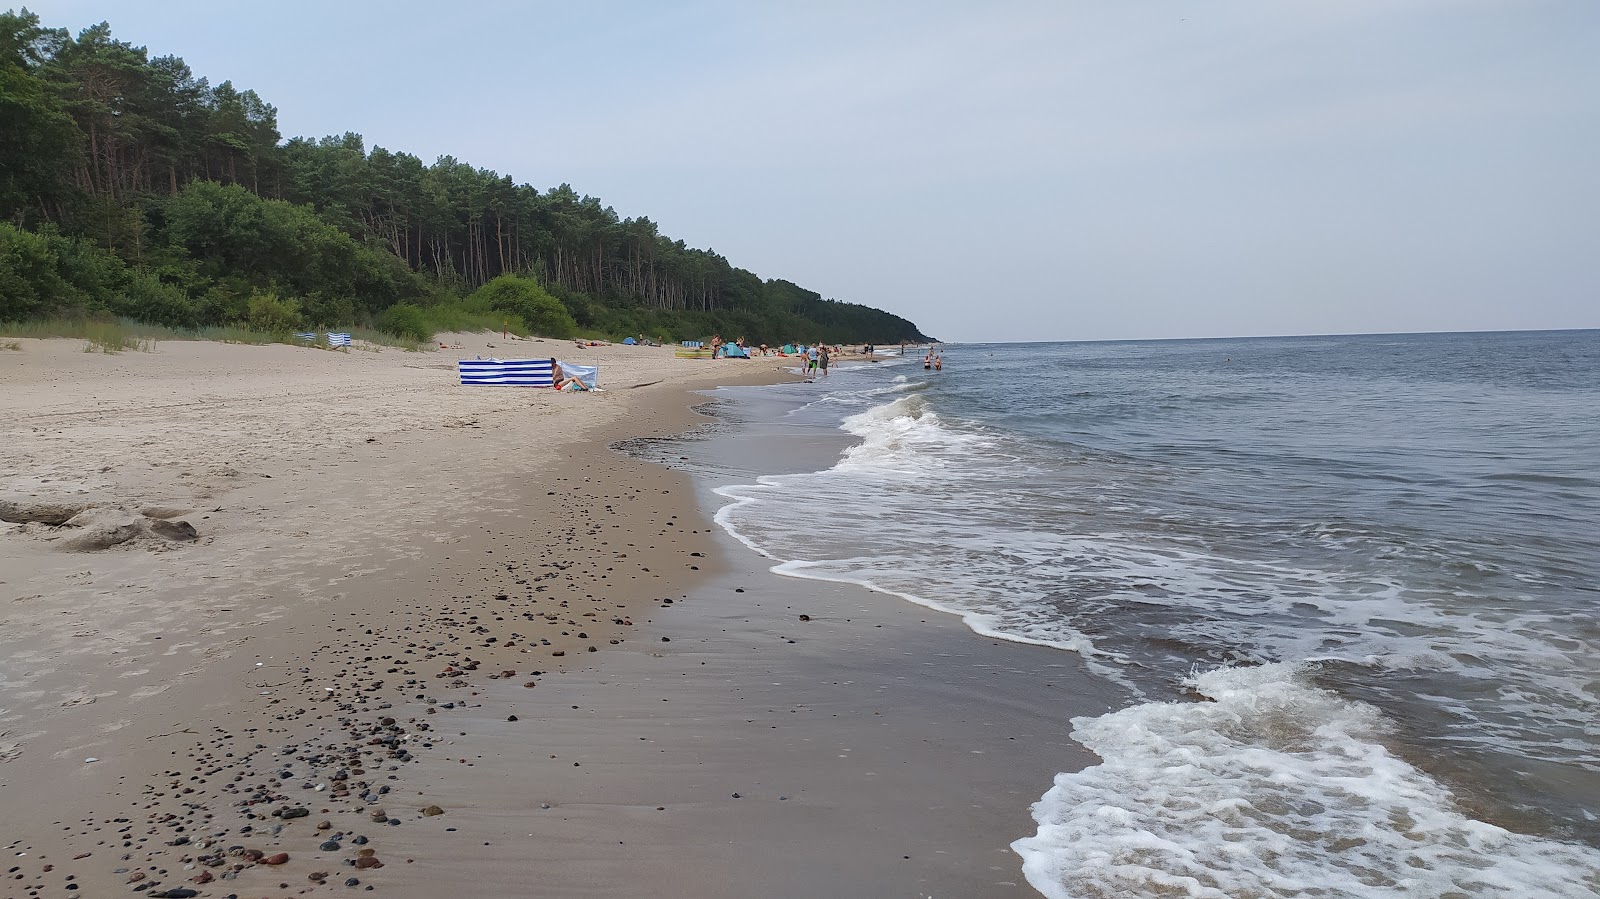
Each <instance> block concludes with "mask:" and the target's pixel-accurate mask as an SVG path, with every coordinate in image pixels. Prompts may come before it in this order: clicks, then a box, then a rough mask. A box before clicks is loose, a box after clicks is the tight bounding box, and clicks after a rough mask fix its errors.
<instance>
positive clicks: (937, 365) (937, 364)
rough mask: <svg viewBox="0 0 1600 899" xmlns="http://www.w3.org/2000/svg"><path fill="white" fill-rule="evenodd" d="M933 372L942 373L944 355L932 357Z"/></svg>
mask: <svg viewBox="0 0 1600 899" xmlns="http://www.w3.org/2000/svg"><path fill="white" fill-rule="evenodd" d="M933 370H934V371H944V354H942V353H941V354H939V355H937V356H934V357H933Z"/></svg>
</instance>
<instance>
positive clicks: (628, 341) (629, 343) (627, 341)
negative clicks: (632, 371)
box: [622, 337, 639, 346]
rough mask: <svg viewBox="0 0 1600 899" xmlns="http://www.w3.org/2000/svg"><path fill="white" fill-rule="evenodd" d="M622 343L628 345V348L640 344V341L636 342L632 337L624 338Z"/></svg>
mask: <svg viewBox="0 0 1600 899" xmlns="http://www.w3.org/2000/svg"><path fill="white" fill-rule="evenodd" d="M622 342H623V343H624V344H627V345H628V346H633V345H634V344H636V343H638V342H639V341H637V340H634V339H633V338H632V337H624V338H622Z"/></svg>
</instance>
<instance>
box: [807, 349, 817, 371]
mask: <svg viewBox="0 0 1600 899" xmlns="http://www.w3.org/2000/svg"><path fill="white" fill-rule="evenodd" d="M816 373H817V348H816V346H814V345H813V346H811V347H810V348H808V349H807V350H806V374H807V375H815V374H816Z"/></svg>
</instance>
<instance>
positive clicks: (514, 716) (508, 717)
mask: <svg viewBox="0 0 1600 899" xmlns="http://www.w3.org/2000/svg"><path fill="white" fill-rule="evenodd" d="M506 720H507V721H515V720H517V716H516V715H507V716H506Z"/></svg>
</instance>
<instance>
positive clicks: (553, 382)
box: [550, 359, 589, 393]
mask: <svg viewBox="0 0 1600 899" xmlns="http://www.w3.org/2000/svg"><path fill="white" fill-rule="evenodd" d="M550 386H551V387H554V388H555V389H557V390H565V391H568V392H571V393H576V392H578V391H580V390H588V389H589V385H588V384H585V383H583V381H582V380H581V379H579V378H569V377H567V373H566V372H564V371H562V370H561V363H559V362H557V361H556V360H554V359H551V360H550Z"/></svg>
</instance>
